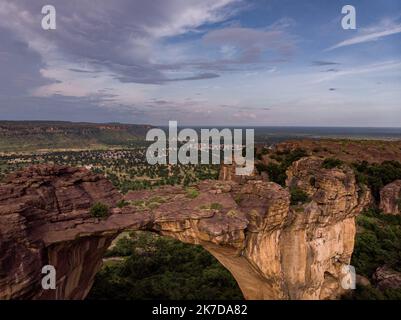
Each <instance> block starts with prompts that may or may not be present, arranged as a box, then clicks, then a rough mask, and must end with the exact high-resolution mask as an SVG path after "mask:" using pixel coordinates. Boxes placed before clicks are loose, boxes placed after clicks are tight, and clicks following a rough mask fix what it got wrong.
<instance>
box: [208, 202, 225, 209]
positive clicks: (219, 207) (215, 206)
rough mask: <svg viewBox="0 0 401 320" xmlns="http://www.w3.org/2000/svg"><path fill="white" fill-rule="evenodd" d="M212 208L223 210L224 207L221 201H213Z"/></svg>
mask: <svg viewBox="0 0 401 320" xmlns="http://www.w3.org/2000/svg"><path fill="white" fill-rule="evenodd" d="M210 209H212V210H221V209H223V206H222V205H221V204H220V203H217V202H213V203H212V204H211V205H210Z"/></svg>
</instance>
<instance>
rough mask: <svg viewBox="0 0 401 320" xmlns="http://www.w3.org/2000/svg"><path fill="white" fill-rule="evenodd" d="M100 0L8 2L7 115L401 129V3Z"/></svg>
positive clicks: (3, 45) (0, 31) (2, 6)
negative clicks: (46, 8) (347, 15)
mask: <svg viewBox="0 0 401 320" xmlns="http://www.w3.org/2000/svg"><path fill="white" fill-rule="evenodd" d="M93 3H94V2H93V1H82V0H81V1H78V0H69V1H63V0H47V1H42V0H38V1H29V0H2V1H1V3H0V70H2V72H1V73H0V112H1V113H0V119H7V120H39V119H40V120H71V121H93V122H114V121H118V122H125V123H149V124H156V125H166V124H167V123H168V121H169V120H177V121H178V122H179V124H180V125H227V126H229V125H247V126H249V125H255V126H261V125H269V126H271V125H277V126H281V125H295V126H393V127H400V126H401V102H400V101H401V2H400V1H398V0H382V1H376V0H375V1H373V0H348V1H340V0H338V1H336V0H308V1H307V0H304V1H300V0H253V1H243V0H152V1H139V0H115V1H106V0H99V1H96V6H94V5H93ZM45 4H52V5H54V6H55V8H56V11H57V29H56V30H52V31H45V30H43V29H42V28H41V19H42V14H41V8H42V6H43V5H45ZM347 4H349V5H353V6H354V7H355V8H356V19H357V29H356V30H344V29H343V28H342V27H341V19H342V17H343V15H342V14H341V9H342V7H343V6H344V5H347Z"/></svg>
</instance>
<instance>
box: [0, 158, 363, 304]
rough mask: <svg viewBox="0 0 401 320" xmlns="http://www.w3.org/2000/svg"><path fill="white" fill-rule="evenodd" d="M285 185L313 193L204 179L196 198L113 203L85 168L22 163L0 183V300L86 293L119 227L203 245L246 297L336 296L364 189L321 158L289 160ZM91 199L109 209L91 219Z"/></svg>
mask: <svg viewBox="0 0 401 320" xmlns="http://www.w3.org/2000/svg"><path fill="white" fill-rule="evenodd" d="M319 161H320V162H319ZM312 175H313V176H315V180H314V182H315V183H314V184H313V186H312V187H310V183H309V182H310V177H311V176H312ZM306 181H308V183H309V184H308V183H306ZM288 184H289V185H293V184H296V185H297V186H298V187H299V188H301V189H304V190H305V191H306V192H308V194H309V195H310V197H311V201H310V202H309V203H307V204H304V205H302V206H296V207H292V206H290V195H289V191H288V189H287V188H283V187H281V186H279V185H277V184H275V183H272V182H266V181H263V180H261V179H251V180H246V181H241V183H238V182H236V181H233V180H229V181H204V182H201V183H199V184H198V185H197V186H195V187H194V188H195V189H196V192H195V194H196V196H195V197H194V196H193V194H194V192H192V193H191V194H188V190H186V189H183V188H181V187H165V188H161V189H158V190H151V191H149V190H147V191H137V192H131V193H129V194H128V195H127V196H126V197H125V199H126V200H127V201H129V203H130V205H128V206H126V207H124V208H122V209H117V208H115V207H114V206H115V204H116V202H117V201H118V200H120V199H121V196H120V194H119V193H118V192H117V191H116V190H115V189H114V188H113V187H112V185H111V184H110V183H109V182H108V181H106V180H105V179H103V178H102V177H100V176H97V175H94V174H92V173H90V172H89V171H87V170H85V169H71V168H65V167H46V166H44V167H33V168H29V169H26V170H24V171H22V172H20V173H18V174H15V175H13V176H10V177H9V179H8V181H6V183H5V184H2V185H1V186H0V298H2V299H10V298H14V299H18V298H19V299H21V298H33V299H44V298H46V299H83V298H84V297H85V296H86V295H87V293H88V291H89V290H90V288H91V286H92V283H93V278H94V276H95V274H96V272H97V271H98V270H99V268H100V266H101V262H102V256H103V255H104V253H105V251H106V250H107V248H108V246H109V245H110V243H111V241H112V240H113V239H114V238H115V237H116V236H117V235H118V234H119V233H120V232H122V231H123V230H147V231H151V232H157V233H159V234H162V235H166V236H170V237H173V238H175V239H178V240H180V241H183V242H187V243H193V244H200V245H202V246H203V247H204V248H205V249H206V250H208V251H209V252H210V253H211V254H213V255H214V256H215V257H216V258H217V259H218V260H219V261H220V262H221V263H222V264H223V265H224V266H225V267H226V268H227V269H228V270H229V271H230V272H231V273H232V274H233V276H234V277H235V279H236V280H237V282H238V284H239V286H240V288H241V290H242V292H243V294H244V296H245V298H247V299H334V298H337V297H338V296H339V295H340V294H341V293H342V289H341V285H340V283H341V279H342V277H343V274H342V270H341V268H342V267H343V266H344V265H346V264H348V263H349V261H350V258H351V254H352V250H353V246H354V236H355V223H354V217H355V215H357V214H358V213H359V212H360V211H361V210H362V209H363V207H364V206H365V205H366V204H367V203H368V201H369V194H368V193H367V192H363V191H361V190H358V187H357V185H356V183H355V178H354V176H353V173H352V172H351V171H349V170H348V169H347V168H344V169H341V170H340V169H333V170H326V169H321V160H319V159H310V158H308V159H301V160H299V161H298V162H296V163H295V164H294V165H293V167H292V168H290V170H289V180H288ZM95 202H102V203H105V204H108V205H109V206H110V208H112V209H111V215H110V216H109V217H108V218H106V219H96V218H92V217H90V214H89V208H90V207H91V205H92V204H93V203H95ZM47 264H51V265H54V266H55V267H56V270H57V289H56V290H42V288H41V278H42V276H43V275H42V274H41V268H42V266H43V265H47Z"/></svg>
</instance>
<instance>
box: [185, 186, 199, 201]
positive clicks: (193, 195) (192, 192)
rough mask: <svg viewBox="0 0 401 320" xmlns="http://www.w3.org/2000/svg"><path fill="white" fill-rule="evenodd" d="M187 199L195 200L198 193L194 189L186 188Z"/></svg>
mask: <svg viewBox="0 0 401 320" xmlns="http://www.w3.org/2000/svg"><path fill="white" fill-rule="evenodd" d="M185 191H186V193H187V198H190V199H195V198H197V197H198V196H199V191H198V190H196V189H195V188H187V189H186V190H185Z"/></svg>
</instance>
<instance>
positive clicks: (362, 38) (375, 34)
mask: <svg viewBox="0 0 401 320" xmlns="http://www.w3.org/2000/svg"><path fill="white" fill-rule="evenodd" d="M398 33H401V24H394V23H390V24H388V23H386V25H384V26H383V25H381V26H378V27H371V28H365V29H362V31H361V32H360V34H359V35H357V36H355V37H353V38H350V39H347V40H344V41H341V42H339V43H337V44H336V45H334V46H332V47H330V48H328V49H326V50H325V51H330V50H334V49H338V48H342V47H348V46H352V45H356V44H360V43H365V42H372V41H377V40H380V39H381V38H384V37H388V36H391V35H394V34H398Z"/></svg>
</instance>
